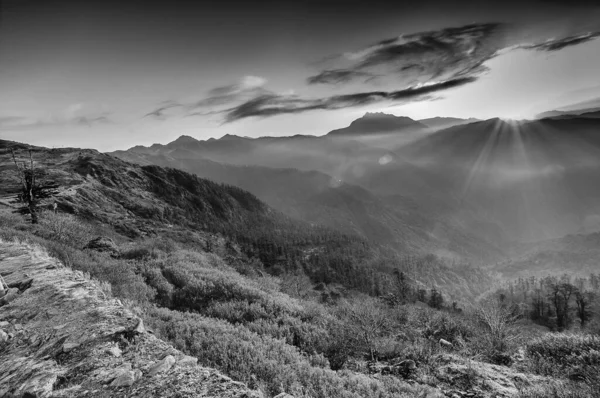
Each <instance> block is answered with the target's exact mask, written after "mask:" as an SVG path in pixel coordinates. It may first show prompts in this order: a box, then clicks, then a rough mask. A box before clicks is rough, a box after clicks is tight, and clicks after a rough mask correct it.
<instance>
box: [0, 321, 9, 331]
mask: <svg viewBox="0 0 600 398" xmlns="http://www.w3.org/2000/svg"><path fill="white" fill-rule="evenodd" d="M8 325H10V322H7V321H2V322H0V328H2V329H3V328H6V327H8Z"/></svg>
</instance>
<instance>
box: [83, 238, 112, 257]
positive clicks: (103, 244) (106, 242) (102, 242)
mask: <svg viewBox="0 0 600 398" xmlns="http://www.w3.org/2000/svg"><path fill="white" fill-rule="evenodd" d="M83 248H84V249H90V250H95V251H98V252H103V253H109V254H110V255H113V256H118V255H119V247H118V246H117V244H116V243H115V242H113V240H112V239H110V238H107V237H105V236H98V237H97V238H94V239H92V240H90V241H89V242H88V243H87V245H85V246H84V247H83Z"/></svg>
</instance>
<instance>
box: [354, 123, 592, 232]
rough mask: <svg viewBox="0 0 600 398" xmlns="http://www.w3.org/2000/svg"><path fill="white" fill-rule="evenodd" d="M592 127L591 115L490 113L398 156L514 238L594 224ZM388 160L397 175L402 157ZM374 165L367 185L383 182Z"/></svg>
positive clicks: (385, 185)
mask: <svg viewBox="0 0 600 398" xmlns="http://www.w3.org/2000/svg"><path fill="white" fill-rule="evenodd" d="M599 128H600V122H599V120H598V119H592V118H573V119H563V120H555V119H544V120H541V121H533V122H523V123H520V122H511V123H509V122H505V121H502V120H500V119H493V120H487V121H484V122H477V123H471V124H468V125H465V126H456V127H452V128H450V129H446V130H442V131H439V132H437V133H434V134H432V135H429V136H427V137H425V138H423V139H421V140H419V141H417V142H415V143H412V144H410V145H408V146H406V147H404V148H402V149H401V150H400V151H398V156H399V157H400V158H402V159H406V160H407V161H409V162H413V163H418V164H421V165H422V166H421V167H420V169H421V174H422V175H426V173H425V171H426V172H427V173H429V174H430V175H432V176H434V177H435V178H437V180H436V181H440V183H439V184H438V185H437V186H438V187H443V188H442V189H443V190H444V191H445V192H446V193H447V194H448V195H449V196H455V197H460V198H461V200H464V201H465V202H469V203H470V204H471V205H472V206H474V207H475V208H477V209H481V211H483V212H484V213H486V214H487V217H488V218H489V219H490V220H491V221H493V222H495V223H497V224H498V225H500V226H501V227H502V229H503V230H504V231H505V232H506V233H507V234H508V235H510V236H511V237H513V239H514V240H516V241H531V240H543V239H551V238H558V237H561V236H563V235H566V234H569V233H578V232H580V231H582V229H583V230H584V231H585V232H594V231H596V230H597V228H598V225H594V222H593V220H595V219H596V218H597V215H598V214H600V207H599V206H598V203H600V202H599V199H600V190H598V189H595V187H597V186H599V185H598V182H599V181H598V176H599V175H600V174H599V173H598V169H599V168H600V163H599V162H598V157H597V156H596V153H597V151H598V149H599V148H600V140H599V137H600V136H599V135H598V134H597V132H598V129H599ZM389 168H390V170H389V172H388V174H390V175H393V176H394V178H396V179H397V180H401V179H403V178H404V177H403V176H404V175H406V174H407V172H405V171H404V169H405V167H404V165H403V163H402V162H398V163H395V164H393V163H392V164H390V165H389ZM381 173H382V171H377V170H374V171H373V172H372V173H368V174H366V175H365V176H364V178H365V180H366V181H368V182H369V183H370V184H371V190H372V191H374V192H378V191H379V192H382V191H387V190H389V189H390V184H389V179H388V178H387V177H386V176H382V175H381ZM408 174H409V178H412V174H413V173H408ZM390 178H391V177H390ZM429 180H432V179H431V178H429ZM412 192H413V193H414V195H415V196H416V195H420V194H421V192H420V191H419V190H418V189H414V190H413V191H412ZM584 228H585V229H584Z"/></svg>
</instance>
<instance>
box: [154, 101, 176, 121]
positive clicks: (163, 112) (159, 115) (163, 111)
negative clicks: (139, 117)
mask: <svg viewBox="0 0 600 398" xmlns="http://www.w3.org/2000/svg"><path fill="white" fill-rule="evenodd" d="M182 106H183V105H181V104H180V103H178V102H175V101H171V100H169V101H164V102H163V103H162V104H160V105H159V106H158V107H157V108H156V109H154V110H153V111H152V112H149V113H147V114H146V115H144V117H153V118H155V119H159V120H165V119H166V118H167V117H168V114H167V111H169V110H170V109H173V108H179V107H182Z"/></svg>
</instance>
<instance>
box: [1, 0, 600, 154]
mask: <svg viewBox="0 0 600 398" xmlns="http://www.w3.org/2000/svg"><path fill="white" fill-rule="evenodd" d="M2 7H3V9H2V24H1V25H0V37H2V40H0V55H2V57H0V85H2V86H3V87H4V90H3V91H2V92H1V93H0V109H2V111H0V138H3V139H8V140H14V141H23V142H28V143H31V144H34V145H44V146H52V145H55V146H78V147H90V148H95V149H98V150H100V151H112V150H118V149H125V148H129V147H132V146H135V145H144V146H148V145H152V144H153V143H157V142H171V141H173V140H174V139H176V138H177V137H179V136H181V135H189V136H192V137H195V138H197V139H200V140H206V139H209V138H219V137H222V136H225V135H237V136H247V137H254V138H256V137H261V136H263V137H264V136H272V137H278V136H293V135H316V136H320V135H324V134H327V133H328V132H329V131H331V130H333V129H337V128H341V127H344V126H347V125H349V124H350V122H352V121H353V120H355V119H357V118H359V117H361V116H362V115H363V114H364V113H365V112H384V113H390V114H394V115H397V116H406V117H410V118H412V119H414V120H421V119H427V118H433V117H457V118H463V119H467V118H470V117H472V118H477V119H481V120H487V119H491V118H495V117H498V118H502V119H510V120H525V119H532V118H534V117H535V115H537V114H539V113H542V112H546V111H551V110H554V109H560V108H565V107H569V106H574V105H575V104H578V103H585V102H586V101H588V102H589V101H594V100H598V99H600V85H598V81H597V70H599V69H600V40H598V37H600V5H595V4H592V3H591V2H588V1H576V2H574V3H573V2H562V1H556V0H553V1H548V0H531V1H525V2H512V1H508V2H506V1H505V2H500V1H488V2H485V4H481V2H475V1H471V0H460V1H459V4H452V5H450V4H447V2H443V1H440V0H426V1H423V2H419V4H410V5H409V4H404V5H402V4H388V3H387V2H383V1H376V2H375V3H372V4H369V5H364V4H360V3H355V2H345V3H339V2H336V1H334V0H328V1H325V2H312V1H305V2H301V3H285V2H279V3H276V2H270V1H263V2H258V3H253V4H252V5H248V4H246V3H237V2H225V3H222V4H221V3H216V2H215V3H211V4H210V5H209V6H202V5H193V4H191V3H189V2H183V1H175V2H171V3H169V4H167V3H164V2H161V3H155V2H152V3H148V2H145V3H143V4H142V3H140V2H137V1H125V2H112V1H108V2H100V1H95V0H92V1H87V2H76V1H69V0H64V1H46V2H44V1H37V0H25V1H17V0H8V1H5V2H3V3H2ZM432 9H433V10H435V11H434V12H431V11H430V10H432ZM332 16H333V17H332Z"/></svg>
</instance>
